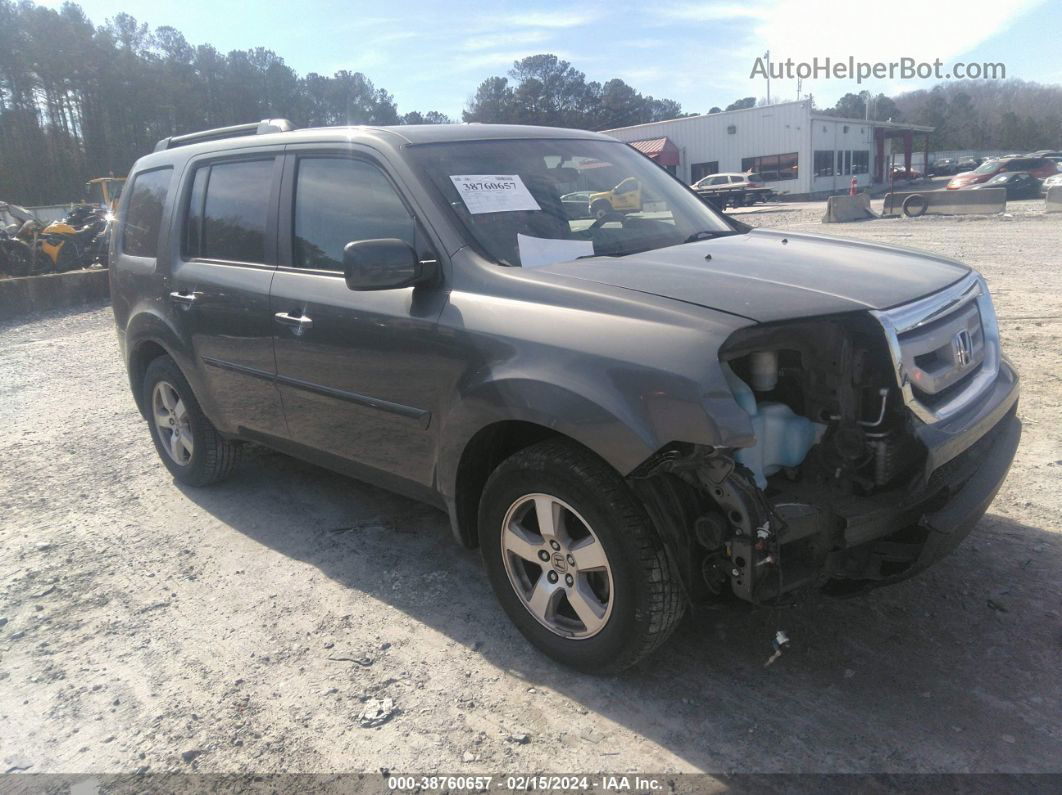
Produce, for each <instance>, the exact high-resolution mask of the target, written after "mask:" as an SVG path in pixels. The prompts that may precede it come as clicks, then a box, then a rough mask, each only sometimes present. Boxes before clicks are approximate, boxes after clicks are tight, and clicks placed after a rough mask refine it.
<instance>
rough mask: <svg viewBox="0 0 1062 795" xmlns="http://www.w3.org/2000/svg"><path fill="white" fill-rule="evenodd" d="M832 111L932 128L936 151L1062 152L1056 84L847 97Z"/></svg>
mask: <svg viewBox="0 0 1062 795" xmlns="http://www.w3.org/2000/svg"><path fill="white" fill-rule="evenodd" d="M868 102H869V105H870V108H869V114H868V113H867V103H868ZM827 112H828V113H832V114H834V115H836V116H843V117H845V118H849V119H853V118H854V119H863V118H868V116H869V118H871V119H873V120H875V121H888V120H890V119H891V120H892V121H896V122H906V123H908V124H920V125H925V126H929V127H933V128H934V132H933V133H932V134H931V135H930V148H931V149H932V150H935V151H949V150H962V149H976V150H992V149H1006V150H1008V151H1011V152H1016V153H1024V152H1030V151H1035V150H1037V149H1062V86H1057V85H1041V84H1039V83H1032V82H1027V81H1025V80H1018V79H1009V80H960V81H954V82H947V83H940V84H938V85H936V86H934V87H933V88H931V89H920V90H918V91H910V92H907V93H905V94H898V95H897V96H895V97H891V98H890V97H886V96H884V95H883V94H878V95H877V96H876V97H872V96H870V95H869V93H868V92H863V93H861V94H845V95H844V96H843V97H841V99H840V100H838V101H837V104H836V105H834V106H833V107H832V108H830V109H829V110H828V111H827Z"/></svg>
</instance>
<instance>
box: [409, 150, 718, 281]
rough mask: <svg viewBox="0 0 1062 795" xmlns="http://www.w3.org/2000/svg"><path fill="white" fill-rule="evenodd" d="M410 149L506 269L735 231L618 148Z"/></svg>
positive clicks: (660, 174) (642, 158) (683, 190)
mask: <svg viewBox="0 0 1062 795" xmlns="http://www.w3.org/2000/svg"><path fill="white" fill-rule="evenodd" d="M410 151H411V152H412V155H413V158H414V160H415V161H416V163H417V165H418V167H419V170H420V171H421V173H422V174H423V175H425V176H426V177H427V178H428V182H429V183H430V184H431V185H432V186H433V187H434V188H435V190H437V191H438V192H439V194H441V196H442V198H443V200H444V202H445V203H446V204H448V205H449V206H450V207H451V208H452V210H453V212H454V213H455V215H456V216H457V217H458V219H459V220H460V221H461V223H462V225H463V226H464V227H465V229H467V230H468V233H469V234H470V235H471V237H472V238H473V239H474V240H475V242H476V243H477V244H478V246H479V248H480V249H481V250H482V251H483V252H484V253H485V254H487V255H488V256H489V257H490V258H491V259H493V260H495V261H496V262H499V263H501V264H503V265H521V266H523V267H534V266H536V265H548V264H551V263H553V262H566V261H570V260H575V259H579V258H581V257H592V256H623V255H625V254H633V253H637V252H641V251H648V250H650V249H656V248H664V247H665V246H674V245H678V244H680V243H686V242H691V241H693V240H698V239H705V238H708V237H714V236H716V235H725V234H735V230H734V228H733V227H732V226H731V225H730V224H729V223H727V221H726V219H724V218H723V217H722V216H721V215H719V214H718V213H716V212H715V211H713V210H711V209H710V208H708V207H707V206H706V205H705V204H704V203H702V202H701V201H700V200H699V199H698V198H697V197H696V196H695V195H694V194H692V193H690V192H689V191H688V190H687V189H686V188H685V187H684V186H683V185H681V184H680V183H679V182H677V181H676V180H675V179H674V178H673V177H671V176H670V175H669V174H668V173H667V172H666V171H664V170H663V169H662V168H660V167H659V166H657V165H656V164H655V163H653V162H652V161H651V160H649V159H648V158H647V157H645V156H644V155H641V154H639V153H638V152H636V151H635V150H634V149H632V148H630V147H629V146H627V145H626V144H622V143H619V142H616V143H611V142H607V141H594V140H578V139H533V138H532V139H520V140H508V141H462V142H458V143H440V144H424V145H420V146H415V147H412V148H411V150H410ZM582 195H585V202H584V200H583V199H582Z"/></svg>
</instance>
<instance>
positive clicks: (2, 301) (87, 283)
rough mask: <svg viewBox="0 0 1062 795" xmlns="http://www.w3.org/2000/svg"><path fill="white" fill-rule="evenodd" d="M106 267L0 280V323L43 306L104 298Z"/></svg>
mask: <svg viewBox="0 0 1062 795" xmlns="http://www.w3.org/2000/svg"><path fill="white" fill-rule="evenodd" d="M107 273H108V272H107V270H106V269H98V270H89V271H70V272H69V273H48V274H45V275H43V276H25V277H23V278H19V279H0V323H2V322H5V321H7V320H10V319H11V318H16V317H19V316H20V315H28V314H30V313H31V312H40V311H42V310H46V309H60V308H62V307H68V306H77V305H78V304H87V303H92V302H96V301H99V302H102V301H106V300H107V299H108V298H109V297H110V294H111V292H110V283H109V281H108V276H107Z"/></svg>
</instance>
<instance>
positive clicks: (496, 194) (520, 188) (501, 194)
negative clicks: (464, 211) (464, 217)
mask: <svg viewBox="0 0 1062 795" xmlns="http://www.w3.org/2000/svg"><path fill="white" fill-rule="evenodd" d="M450 181H451V182H453V183H454V187H455V188H457V192H458V193H459V194H460V195H461V201H463V202H464V203H465V207H467V208H468V211H469V212H470V213H472V214H473V215H479V214H480V213H506V212H516V211H518V210H541V209H542V208H541V207H539V206H538V202H536V201H535V197H534V196H532V195H531V191H529V190H528V189H527V186H526V185H524V181H523V180H522V179H520V175H519V174H454V175H451V176H450Z"/></svg>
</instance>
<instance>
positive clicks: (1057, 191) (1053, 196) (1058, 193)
mask: <svg viewBox="0 0 1062 795" xmlns="http://www.w3.org/2000/svg"><path fill="white" fill-rule="evenodd" d="M1045 204H1046V206H1045V209H1046V210H1047V212H1049V213H1062V187H1058V188H1048V189H1047V200H1046V202H1045Z"/></svg>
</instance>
